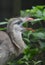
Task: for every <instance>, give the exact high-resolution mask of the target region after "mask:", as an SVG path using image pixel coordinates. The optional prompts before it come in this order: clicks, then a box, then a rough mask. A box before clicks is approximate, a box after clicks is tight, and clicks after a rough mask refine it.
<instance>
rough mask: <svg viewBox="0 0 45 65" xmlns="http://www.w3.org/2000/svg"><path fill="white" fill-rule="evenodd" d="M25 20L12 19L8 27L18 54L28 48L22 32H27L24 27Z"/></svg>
mask: <svg viewBox="0 0 45 65" xmlns="http://www.w3.org/2000/svg"><path fill="white" fill-rule="evenodd" d="M23 22H24V21H23V18H12V19H10V20H9V23H8V25H7V31H8V33H9V35H10V37H11V39H12V42H13V44H14V45H15V46H16V49H17V54H20V53H22V52H23V50H24V49H25V48H26V44H25V43H24V41H23V39H22V31H23V30H25V29H24V28H23V27H22V23H23Z"/></svg>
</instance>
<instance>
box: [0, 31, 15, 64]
mask: <svg viewBox="0 0 45 65" xmlns="http://www.w3.org/2000/svg"><path fill="white" fill-rule="evenodd" d="M12 54H14V47H13V44H12V42H11V40H10V38H9V36H8V34H7V33H6V32H4V31H0V65H6V63H7V61H8V60H9V59H10V57H11V55H12Z"/></svg>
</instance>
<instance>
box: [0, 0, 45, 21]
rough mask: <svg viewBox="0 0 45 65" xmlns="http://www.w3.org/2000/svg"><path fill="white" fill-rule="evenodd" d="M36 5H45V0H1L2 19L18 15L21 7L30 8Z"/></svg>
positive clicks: (0, 13) (0, 11)
mask: <svg viewBox="0 0 45 65" xmlns="http://www.w3.org/2000/svg"><path fill="white" fill-rule="evenodd" d="M35 5H45V0H0V21H4V20H5V18H12V17H18V16H20V10H21V9H22V10H25V9H30V8H32V6H35Z"/></svg>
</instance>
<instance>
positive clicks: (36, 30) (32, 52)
mask: <svg viewBox="0 0 45 65" xmlns="http://www.w3.org/2000/svg"><path fill="white" fill-rule="evenodd" d="M20 13H21V15H20V16H21V17H26V16H27V17H32V18H33V20H31V21H28V23H24V24H23V26H24V27H26V28H29V29H30V30H28V31H26V32H24V33H23V34H22V38H23V40H24V42H25V43H26V44H27V48H26V49H25V50H24V52H23V54H22V56H21V57H20V56H19V57H17V58H16V59H15V57H14V59H10V61H9V62H8V63H7V64H8V65H45V6H33V7H32V9H27V10H21V12H20ZM4 24H7V22H4V23H1V24H0V25H4ZM5 29H6V28H5V27H4V28H2V29H1V28H0V30H5Z"/></svg>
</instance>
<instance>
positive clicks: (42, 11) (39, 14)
mask: <svg viewBox="0 0 45 65" xmlns="http://www.w3.org/2000/svg"><path fill="white" fill-rule="evenodd" d="M21 16H22V17H24V16H29V17H34V18H42V19H43V20H45V6H33V7H32V9H27V10H21Z"/></svg>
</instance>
